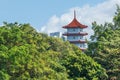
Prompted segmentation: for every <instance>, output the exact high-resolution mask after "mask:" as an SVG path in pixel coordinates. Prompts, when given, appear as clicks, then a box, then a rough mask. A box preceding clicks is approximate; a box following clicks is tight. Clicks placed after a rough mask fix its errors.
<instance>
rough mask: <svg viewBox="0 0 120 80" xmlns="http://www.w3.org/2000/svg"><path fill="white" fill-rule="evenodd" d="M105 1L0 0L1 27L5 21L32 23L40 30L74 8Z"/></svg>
mask: <svg viewBox="0 0 120 80" xmlns="http://www.w3.org/2000/svg"><path fill="white" fill-rule="evenodd" d="M104 1H105V0H0V25H2V22H3V21H7V22H15V21H17V22H18V23H30V24H31V25H32V26H33V27H35V28H36V29H38V30H40V28H41V27H42V26H44V25H46V24H47V23H48V21H49V19H50V18H51V17H52V16H53V15H56V16H58V17H59V16H61V15H62V14H64V13H67V12H68V11H69V9H71V8H74V7H83V6H84V5H89V6H96V5H97V4H100V3H103V2H104Z"/></svg>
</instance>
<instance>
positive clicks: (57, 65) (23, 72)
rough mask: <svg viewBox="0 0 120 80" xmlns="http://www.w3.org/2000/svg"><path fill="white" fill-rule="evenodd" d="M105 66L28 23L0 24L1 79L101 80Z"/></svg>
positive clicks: (103, 76)
mask: <svg viewBox="0 0 120 80" xmlns="http://www.w3.org/2000/svg"><path fill="white" fill-rule="evenodd" d="M106 78H107V75H106V72H105V69H103V68H102V67H101V65H99V64H98V63H96V62H95V61H94V60H93V59H92V58H90V57H88V56H86V55H85V54H83V53H82V52H81V51H80V50H79V48H77V47H76V46H74V45H71V44H69V42H64V41H62V40H61V39H57V38H52V37H48V36H47V35H46V34H41V33H38V32H37V31H36V30H35V29H33V27H31V26H30V25H29V24H18V23H6V22H4V25H3V26H1V27H0V80H50V79H52V80H68V79H73V80H78V79H79V80H100V79H106Z"/></svg>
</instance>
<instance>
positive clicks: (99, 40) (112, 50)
mask: <svg viewBox="0 0 120 80" xmlns="http://www.w3.org/2000/svg"><path fill="white" fill-rule="evenodd" d="M92 28H93V30H94V32H95V34H94V35H92V36H91V39H92V40H93V41H92V42H89V48H88V51H87V52H86V54H87V55H90V56H91V57H92V58H93V59H94V60H95V61H97V62H98V63H99V64H101V65H102V67H104V68H105V69H106V71H107V74H108V76H109V78H111V79H112V78H114V79H115V80H116V79H117V80H120V8H119V6H117V12H116V14H115V16H114V18H113V23H105V24H104V25H102V24H101V25H98V24H97V23H96V22H94V23H93V27H92Z"/></svg>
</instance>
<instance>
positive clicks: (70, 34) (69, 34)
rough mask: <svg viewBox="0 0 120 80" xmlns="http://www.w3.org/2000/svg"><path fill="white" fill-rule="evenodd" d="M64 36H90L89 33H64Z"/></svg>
mask: <svg viewBox="0 0 120 80" xmlns="http://www.w3.org/2000/svg"><path fill="white" fill-rule="evenodd" d="M63 35H64V36H79V35H82V36H85V35H88V33H64V34H63Z"/></svg>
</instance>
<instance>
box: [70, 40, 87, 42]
mask: <svg viewBox="0 0 120 80" xmlns="http://www.w3.org/2000/svg"><path fill="white" fill-rule="evenodd" d="M69 42H70V43H87V41H81V40H78V41H69Z"/></svg>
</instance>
